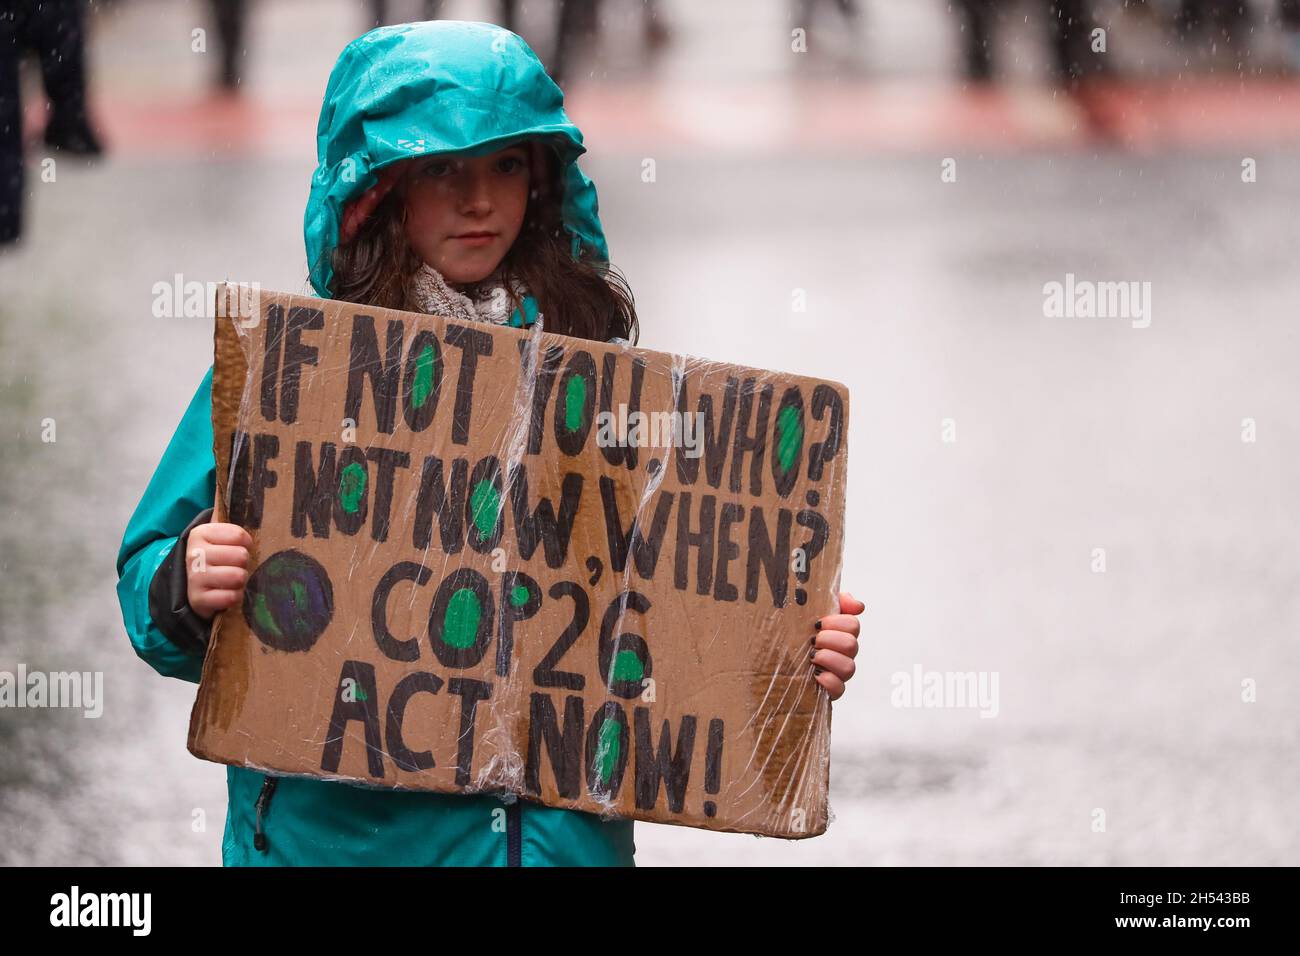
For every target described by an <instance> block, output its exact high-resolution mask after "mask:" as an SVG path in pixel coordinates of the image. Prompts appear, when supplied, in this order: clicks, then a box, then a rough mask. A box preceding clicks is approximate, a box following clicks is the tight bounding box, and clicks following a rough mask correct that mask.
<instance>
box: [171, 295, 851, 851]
mask: <svg viewBox="0 0 1300 956" xmlns="http://www.w3.org/2000/svg"><path fill="white" fill-rule="evenodd" d="M222 294H223V295H226V296H230V297H231V298H230V300H229V301H228V302H224V303H223V304H222V306H221V307H219V309H218V312H219V314H222V313H224V314H225V315H226V316H230V317H223V318H218V320H217V329H216V358H215V368H214V373H213V384H212V415H213V436H214V442H215V449H214V450H215V454H216V459H217V486H218V487H217V508H216V516H215V518H214V520H216V521H229V522H233V523H236V524H240V525H242V526H243V527H245V528H247V529H248V531H249V532H250V534H251V535H252V537H253V541H254V546H253V549H252V556H251V560H250V564H249V570H250V572H251V576H250V578H249V581H248V584H247V586H246V588H245V596H244V600H243V604H242V606H241V607H237V608H232V609H230V610H229V611H226V612H223V613H221V614H219V615H218V617H217V619H216V622H215V627H214V631H213V636H212V641H211V644H210V647H209V651H208V655H207V658H206V660H205V662H204V667H203V678H202V683H201V685H200V687H199V694H198V699H197V701H196V702H195V706H194V711H193V715H192V718H191V723H190V736H189V747H190V750H191V752H192V753H194V754H195V755H197V756H199V757H203V758H206V759H209V760H216V761H221V762H224V763H231V764H236V765H240V766H247V767H255V768H259V769H264V770H269V771H275V772H279V773H284V774H305V775H311V776H314V777H323V778H330V779H335V780H345V781H348V782H350V783H354V784H360V785H367V786H378V787H400V788H414V789H424V790H434V791H440V792H448V793H467V792H494V793H500V792H504V791H509V792H513V793H515V794H518V795H519V796H521V797H522V798H524V799H529V800H535V801H539V802H541V803H544V804H547V805H549V806H553V807H564V808H568V809H574V810H582V811H588V812H592V813H600V814H605V815H607V816H621V817H628V818H634V819H638V820H651V821H656V822H660V823H676V824H684V825H688V826H697V827H706V828H710V829H716V830H731V831H741V832H749V833H761V834H767V835H772V836H781V837H807V836H814V835H816V834H819V833H822V832H823V831H824V830H825V829H826V823H827V785H828V776H829V753H830V704H829V701H828V699H827V696H826V694H825V692H824V691H822V689H821V688H820V687H819V686H818V685H817V684H816V683H815V682H814V680H813V677H812V673H811V668H810V665H809V659H808V658H809V652H810V644H809V640H810V638H811V636H812V635H813V633H814V629H813V624H814V622H815V620H816V619H817V618H819V617H821V616H823V615H825V614H829V613H835V612H837V611H838V602H837V598H836V595H837V592H838V589H839V576H840V562H841V552H842V544H843V531H844V528H843V521H844V490H845V484H846V466H847V447H846V437H847V434H848V393H847V390H846V389H845V388H844V386H842V385H839V384H837V383H834V382H828V381H823V380H819V379H811V378H804V377H800V376H795V375H786V374H781V373H778V372H769V371H761V370H756V369H749V368H744V367H741V366H736V365H728V364H725V363H720V362H710V361H705V360H702V359H696V358H688V357H685V356H680V355H669V354H664V353H659V352H652V351H649V350H646V349H639V348H631V347H626V346H618V345H606V344H602V343H596V342H588V341H585V340H580V339H573V338H568V337H564V336H559V335H553V334H550V333H546V332H544V331H539V330H536V329H534V330H530V331H524V330H519V329H513V328H509V327H501V326H494V325H489V324H483V323H465V322H457V321H450V320H444V319H441V318H438V317H435V316H430V315H421V314H413V313H406V312H395V311H389V310H385V309H373V308H366V307H362V306H356V305H352V304H349V303H343V302H334V301H328V300H322V299H315V298H307V297H301V296H293V295H285V294H279V293H267V292H261V293H260V294H259V296H258V297H257V298H258V301H257V302H256V303H255V306H254V308H252V309H251V310H250V313H249V314H248V315H246V316H244V317H242V318H241V317H238V315H237V310H236V309H235V308H233V307H232V306H231V304H230V303H231V302H233V301H234V300H233V296H234V295H235V292H234V287H227V288H226V289H224V290H223V293H222Z"/></svg>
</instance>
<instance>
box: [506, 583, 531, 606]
mask: <svg viewBox="0 0 1300 956" xmlns="http://www.w3.org/2000/svg"><path fill="white" fill-rule="evenodd" d="M510 603H511V604H513V605H514V606H515V607H523V606H524V605H525V604H527V603H528V588H527V587H525V586H524V585H522V584H516V585H515V586H514V588H512V589H511V591H510Z"/></svg>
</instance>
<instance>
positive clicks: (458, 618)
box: [442, 588, 483, 648]
mask: <svg viewBox="0 0 1300 956" xmlns="http://www.w3.org/2000/svg"><path fill="white" fill-rule="evenodd" d="M482 616H483V609H482V607H480V606H479V601H478V595H477V594H476V593H475V592H474V589H473V588H460V589H458V590H457V591H456V592H455V593H454V594H453V595H452V596H451V600H450V601H448V602H447V614H446V616H445V617H444V618H443V619H442V639H443V641H445V642H446V643H448V644H450V645H451V646H452V647H459V648H466V647H470V646H471V645H473V643H474V640H475V638H476V637H478V622H479V619H480V618H481V617H482Z"/></svg>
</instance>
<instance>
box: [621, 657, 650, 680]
mask: <svg viewBox="0 0 1300 956" xmlns="http://www.w3.org/2000/svg"><path fill="white" fill-rule="evenodd" d="M644 676H645V669H644V668H643V667H642V665H641V658H639V657H637V655H636V651H619V652H618V654H616V655H615V657H614V680H615V681H621V680H632V681H639V680H640V679H641V678H642V677H644Z"/></svg>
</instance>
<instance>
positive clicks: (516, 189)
mask: <svg viewBox="0 0 1300 956" xmlns="http://www.w3.org/2000/svg"><path fill="white" fill-rule="evenodd" d="M528 159H529V154H528V148H527V147H526V146H524V145H517V146H509V147H507V148H505V149H502V150H498V151H497V152H495V153H492V154H490V155H488V156H475V157H464V156H456V155H444V156H430V157H428V158H426V159H419V160H416V161H415V167H414V168H413V169H412V171H411V174H410V179H409V181H408V184H407V189H406V238H407V241H408V242H410V244H411V248H412V249H414V250H415V253H416V254H417V255H418V256H419V257H420V258H421V259H423V260H424V262H425V263H427V264H428V265H430V266H432V267H433V268H435V269H437V270H438V271H439V272H440V273H442V276H443V278H444V279H446V280H447V281H448V282H450V283H452V284H455V285H465V284H467V283H471V282H478V281H479V280H480V279H484V278H486V277H487V276H489V275H491V274H492V272H493V271H494V270H495V269H496V267H497V266H498V265H499V264H500V262H501V260H502V259H504V258H505V255H506V253H507V252H509V251H510V247H511V245H513V244H514V241H515V238H516V237H517V236H518V235H519V230H520V229H521V228H522V227H523V224H524V212H525V210H526V209H527V207H528V187H529V164H528Z"/></svg>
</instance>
